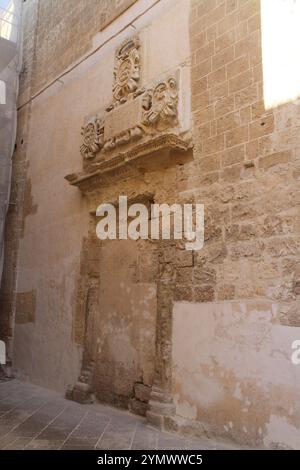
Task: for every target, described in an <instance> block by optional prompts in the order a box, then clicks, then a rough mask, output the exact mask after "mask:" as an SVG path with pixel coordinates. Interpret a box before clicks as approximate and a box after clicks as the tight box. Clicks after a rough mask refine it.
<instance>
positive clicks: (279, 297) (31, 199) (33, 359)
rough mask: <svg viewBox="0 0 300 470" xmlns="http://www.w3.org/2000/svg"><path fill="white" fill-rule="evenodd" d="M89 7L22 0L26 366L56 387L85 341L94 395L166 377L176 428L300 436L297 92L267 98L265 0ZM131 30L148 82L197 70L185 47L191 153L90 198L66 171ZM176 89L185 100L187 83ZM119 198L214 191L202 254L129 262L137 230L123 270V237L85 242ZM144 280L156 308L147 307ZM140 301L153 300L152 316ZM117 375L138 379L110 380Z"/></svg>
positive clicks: (16, 248)
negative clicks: (98, 217)
mask: <svg viewBox="0 0 300 470" xmlns="http://www.w3.org/2000/svg"><path fill="white" fill-rule="evenodd" d="M53 3H54V6H55V8H54V7H53ZM88 3H89V7H88V8H84V5H86V4H87V2H83V1H81V0H79V1H77V2H73V1H71V0H69V1H63V2H60V1H57V2H37V1H34V0H31V1H27V2H26V3H25V4H24V8H25V24H24V64H25V68H24V71H23V74H22V77H21V94H20V97H19V101H20V106H22V107H21V108H20V110H19V130H18V141H17V149H16V152H15V160H14V161H15V166H14V176H13V191H12V199H11V201H12V203H15V204H16V205H15V206H14V205H12V206H11V209H10V214H9V218H8V222H7V237H6V238H7V240H8V243H7V244H6V246H7V255H6V266H5V276H4V281H3V284H2V290H1V299H0V300H1V307H3V310H2V311H1V316H0V319H1V321H2V323H1V325H2V324H3V325H4V326H5V327H6V328H7V329H6V330H5V331H6V334H5V335H4V336H7V337H12V335H13V334H14V365H15V367H16V369H17V371H18V374H19V375H20V376H21V377H25V378H27V379H28V380H30V381H32V382H36V383H38V384H41V385H44V386H48V387H50V388H56V389H58V390H61V391H63V392H64V391H65V390H66V387H67V384H70V385H74V383H75V382H76V380H77V377H78V374H79V373H80V368H81V362H82V351H83V348H84V345H85V346H86V349H87V350H86V351H85V352H86V353H90V352H91V351H92V352H93V353H94V352H95V351H94V350H96V353H95V355H94V359H95V358H96V367H95V369H96V372H95V374H96V393H97V397H98V398H99V399H100V400H101V399H104V400H106V401H108V402H111V403H116V404H122V403H123V404H127V402H128V399H130V398H132V397H133V395H134V393H135V397H136V398H137V400H139V399H141V401H143V400H145V396H141V395H143V391H142V392H141V390H140V389H137V390H135V391H134V392H133V390H132V389H133V385H134V384H132V381H135V380H137V381H138V382H143V384H144V385H147V386H148V385H150V384H151V380H153V375H156V385H157V377H158V386H159V392H157V393H156V395H157V396H162V397H163V399H165V397H166V396H168V398H170V397H169V395H171V398H172V396H173V398H174V402H175V405H176V416H175V419H170V420H169V426H173V427H177V428H179V429H181V430H185V431H189V430H192V432H196V433H202V432H204V431H205V432H206V433H209V434H215V435H217V436H222V437H227V438H229V439H235V440H236V441H238V442H244V443H247V444H254V445H257V446H258V445H259V446H262V445H265V446H277V445H281V446H291V447H299V446H300V443H299V434H300V433H299V426H300V423H299V415H300V410H299V391H300V390H299V389H300V384H299V372H298V369H297V367H296V366H295V365H292V363H291V361H290V356H291V353H292V350H291V342H292V340H294V339H299V333H298V331H299V280H298V274H299V190H297V185H298V181H299V174H300V165H299V157H298V148H299V143H300V142H299V139H300V137H299V136H300V133H299V109H298V108H299V105H298V103H297V102H294V103H288V104H284V105H282V106H280V107H278V108H276V109H270V110H268V111H265V109H264V104H263V77H262V58H261V39H260V38H261V31H260V28H261V27H260V4H259V2H257V1H256V0H248V1H244V0H205V1H200V0H192V1H191V2H190V1H188V0H178V1H177V0H176V1H175V0H161V1H160V2H156V1H154V0H153V1H152V0H138V1H136V2H126V1H125V2H117V3H118V5H121V6H120V8H121V9H123V7H124V8H126V7H127V6H129V4H130V3H133V4H132V5H131V7H130V8H129V9H127V10H126V11H124V12H123V14H122V15H121V16H118V17H117V18H115V20H114V21H113V22H112V23H109V21H110V19H112V15H111V13H112V11H109V10H108V7H109V6H110V5H113V3H112V2H111V1H107V2H106V1H105V2H99V1H97V2H96V1H95V2H94V1H92V0H91V1H90V2H88ZM50 5H51V7H50ZM122 5H123V6H122ZM102 7H103V8H104V9H103V10H102ZM122 11H123V10H122ZM120 12H121V10H120V11H118V10H117V15H119V13H120ZM35 22H37V28H36V26H35ZM108 23H109V24H108ZM102 28H104V29H102ZM101 29H102V30H101ZM34 31H35V33H34ZM136 33H138V34H139V35H140V39H141V43H142V46H141V50H142V53H141V58H142V66H141V71H142V73H141V84H142V85H147V84H148V83H151V81H155V80H157V78H158V77H160V76H162V75H164V74H168V73H170V72H171V71H174V70H175V69H176V68H178V67H180V68H181V69H184V70H185V73H186V76H187V79H189V67H190V63H191V59H192V68H191V80H192V86H191V93H192V96H191V100H190V101H191V105H192V111H193V142H194V149H193V155H192V152H190V153H189V160H190V161H189V162H188V161H185V162H181V163H180V164H178V163H177V162H176V161H174V162H173V163H172V164H170V162H168V163H166V161H165V160H164V159H163V158H161V159H160V158H158V159H157V160H155V161H153V163H152V166H151V167H150V168H148V170H146V169H144V170H145V171H144V172H141V173H140V174H137V175H136V176H134V177H132V178H131V179H127V180H126V179H124V180H122V181H119V180H118V179H117V178H116V179H115V180H112V182H111V184H110V185H99V186H98V187H97V188H96V189H95V194H94V195H91V196H90V197H89V199H87V198H86V197H85V196H83V195H82V194H81V193H80V192H79V191H78V190H77V189H76V188H74V187H71V186H69V185H68V183H67V182H66V181H65V180H64V177H65V176H66V175H67V174H71V173H73V172H75V171H80V170H81V169H82V156H81V155H80V152H79V149H80V145H81V142H82V140H81V135H80V131H81V126H82V125H83V123H84V119H85V118H86V117H88V116H92V115H94V114H95V113H97V112H98V111H99V110H105V108H106V107H107V106H108V105H110V104H111V100H112V86H113V69H114V58H115V51H116V49H117V48H118V47H119V46H120V44H121V43H122V42H123V40H124V39H126V38H128V37H130V36H132V34H136ZM92 52H93V53H92ZM87 56H89V57H87ZM76 64H77V65H76ZM70 68H72V70H68V69H70ZM67 70H68V72H67V73H65V72H66V71H67ZM56 77H58V79H57V80H55V78H56ZM53 80H54V82H53V83H52V81H53ZM185 83H186V84H187V83H188V80H187V81H186V82H185ZM47 84H51V85H50V86H49V87H46V85H47ZM40 92H41V93H40ZM184 92H185V95H186V99H187V101H189V98H190V87H189V86H186V85H185V89H184ZM31 97H32V98H33V99H30V98H31ZM192 157H193V160H192ZM191 160H192V161H191ZM120 194H125V195H127V196H128V197H129V199H130V200H134V201H140V200H143V199H144V198H145V196H146V198H147V199H148V200H152V201H154V202H159V203H170V204H173V203H174V202H176V203H183V202H187V203H190V202H200V203H204V204H205V223H206V226H205V245H204V248H203V249H202V250H201V251H199V252H195V253H192V252H188V251H186V250H184V249H183V246H182V244H180V243H178V244H177V245H175V243H172V242H171V243H169V244H168V243H166V245H162V246H160V247H159V249H158V256H157V257H156V256H152V255H153V253H150V251H151V250H149V253H148V257H147V256H146V257H145V251H143V253H142V261H137V259H138V256H137V253H136V252H135V250H134V249H133V248H132V246H131V245H132V244H131V243H129V245H130V246H129V245H128V246H126V249H125V250H121V251H122V253H123V254H124V256H125V251H126V252H127V254H128V256H127V255H126V257H125V258H126V259H124V271H122V270H120V273H119V274H118V276H116V279H115V284H113V282H114V277H113V276H112V273H113V270H115V269H116V263H117V260H118V256H119V255H118V253H119V250H120V249H121V248H120V247H119V246H118V241H116V242H113V245H114V246H113V248H111V251H112V252H114V253H115V256H112V258H111V259H110V257H109V255H108V253H109V247H108V248H107V249H106V248H105V247H104V251H103V252H102V253H101V251H100V250H99V249H98V248H95V247H94V246H93V243H94V239H93V237H95V227H94V214H95V210H96V207H97V206H98V205H99V204H100V203H102V202H114V201H117V200H118V197H119V195H120ZM147 243H148V242H147ZM149 243H150V244H151V242H149ZM146 246H147V244H145V246H144V245H143V247H142V250H144V249H147V248H145V247H146ZM101 249H102V248H101ZM152 249H153V247H152ZM138 250H139V248H138V249H137V251H138ZM101 257H102V261H103V259H105V263H104V265H103V264H102V263H101ZM131 257H132V258H134V262H133V264H132V265H130V263H128V261H129V258H131ZM107 270H109V275H108V277H107V279H106V283H105V282H104V283H103V282H102V284H101V276H102V278H103V276H105V272H106V271H107ZM129 272H132V273H133V277H131V276H129V274H128V273H129ZM101 273H102V274H101ZM127 278H128V279H127ZM155 278H156V281H157V282H156V283H155V282H154V280H155ZM126 279H127V282H125V281H126ZM122 283H124V286H123V287H122V289H123V288H124V289H123V291H122V295H121V296H120V299H118V300H116V299H115V297H116V293H117V292H118V288H119V290H120V289H121V284H122ZM155 284H156V285H155ZM89 289H91V290H89ZM103 289H105V292H104V291H103ZM128 289H129V291H128ZM155 289H156V293H157V295H156V303H157V305H156V307H157V318H156V322H157V323H156V335H154V334H153V335H152V336H153V342H151V338H148V337H147V340H146V341H141V337H142V336H143V335H144V334H146V332H147V331H146V330H147V329H146V328H145V324H147V322H149V323H148V326H149V331H151V334H152V332H153V330H154V326H155V325H154V323H155V322H154V315H153V312H154V310H155V307H154V303H155V302H154V295H153V292H154V291H155ZM88 292H92V293H93V295H92V296H91V297H90V298H89V297H88V295H87V293H88ZM95 292H96V294H95ZM120 292H121V291H120ZM130 292H134V293H135V294H136V295H135V297H134V299H132V300H133V305H132V306H131V307H129V306H128V305H127V302H128V299H129V293H130ZM145 292H148V294H149V298H148V300H149V302H148V305H147V306H146V307H147V308H145V306H139V307H137V305H136V303H135V302H136V301H138V302H139V303H140V302H142V298H143V297H144V296H145ZM94 294H95V297H94ZM127 295H128V296H127ZM173 295H174V303H173ZM110 298H112V302H110ZM101 299H103V305H101ZM122 299H123V300H122ZM123 303H125V304H126V307H125V306H124V309H123V310H122V304H123ZM150 304H151V305H150ZM86 305H88V306H89V305H90V311H91V312H94V313H95V317H94V318H96V317H97V313H99V312H101V308H102V312H103V317H101V316H98V317H97V318H96V320H97V322H98V323H97V325H96V328H95V329H94V330H93V325H94V324H93V323H90V324H88V322H87V311H89V307H88V308H86ZM149 305H150V308H149ZM112 306H113V307H114V310H118V311H119V312H120V315H121V318H120V320H121V321H120V322H118V321H117V318H116V317H115V316H114V313H115V312H112V310H111V308H112ZM139 308H140V310H141V311H140V314H141V315H142V314H143V313H148V314H149V315H148V316H147V318H145V322H142V323H141V322H140V321H138V320H137V319H138V317H139V315H138V313H137V311H138V309H139ZM2 312H4V314H3V313H2ZM14 318H15V326H14V328H12V325H13V323H14V322H13V319H14ZM104 319H105V321H104ZM91 329H92V330H93V334H92V335H91V336H90V333H91V332H90V330H91ZM87 330H88V331H87ZM104 330H105V334H103V331H104ZM3 331H4V330H3ZM110 331H114V332H115V331H117V332H118V334H119V335H120V338H119V339H120V340H119V341H117V340H116V338H114V337H113V336H110V335H109V333H110ZM94 334H95V335H94ZM89 338H91V341H89ZM154 342H156V344H154ZM99 345H100V347H98V346H99ZM118 347H119V350H118ZM154 349H156V358H155V360H154V363H152V360H153V356H154V352H153V351H154ZM124 351H125V353H124ZM121 356H124V357H125V358H126V360H124V361H123V363H122V360H120V357H121ZM157 357H158V360H157ZM122 359H123V358H122ZM127 359H128V360H127ZM131 360H132V363H130V361H131ZM132 364H134V365H133V366H132ZM136 364H138V367H136ZM147 364H148V365H147ZM123 366H124V367H123ZM122 367H123V368H122ZM153 369H155V370H153ZM110 371H111V377H109V372H110ZM141 371H142V372H141ZM120 374H121V376H122V378H124V379H126V377H127V378H128V382H126V380H124V381H118V380H117V378H118V375H120ZM97 384H98V385H97ZM105 387H106V388H105ZM122 387H123V388H122ZM102 389H105V392H104V394H103V395H101V390H102ZM130 389H131V391H130ZM142 390H143V389H142ZM161 390H162V391H163V392H164V393H165V394H164V393H161ZM144 392H145V390H144ZM152 398H153V397H152ZM171 398H170V402H167V405H168V406H169V410H172V409H173V408H172V406H173V405H172V403H171ZM146 401H147V400H145V401H144V402H146ZM133 408H134V406H133ZM136 411H140V410H136ZM154 415H155V413H154ZM173 418H174V417H173Z"/></svg>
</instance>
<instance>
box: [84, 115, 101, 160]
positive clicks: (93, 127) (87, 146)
mask: <svg viewBox="0 0 300 470" xmlns="http://www.w3.org/2000/svg"><path fill="white" fill-rule="evenodd" d="M81 129H82V130H81V135H82V144H81V146H80V153H81V155H82V156H83V157H84V158H94V157H95V155H96V153H97V152H99V151H100V150H101V149H102V147H103V144H104V142H103V133H104V127H103V124H102V123H101V121H100V120H99V119H95V120H94V121H90V122H89V123H88V124H86V125H85V126H83V127H82V128H81Z"/></svg>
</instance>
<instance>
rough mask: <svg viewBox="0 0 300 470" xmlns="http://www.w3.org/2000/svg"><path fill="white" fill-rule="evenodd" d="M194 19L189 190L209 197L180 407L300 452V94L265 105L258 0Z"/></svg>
mask: <svg viewBox="0 0 300 470" xmlns="http://www.w3.org/2000/svg"><path fill="white" fill-rule="evenodd" d="M269 14H270V15H271V16H270V20H271V17H272V13H271V12H270V13H269ZM190 18H191V21H190V33H191V49H192V57H193V67H192V106H193V117H194V131H193V133H194V144H195V149H194V156H195V161H194V163H193V164H191V168H190V171H191V173H190V176H189V177H188V178H187V179H186V190H189V191H191V190H194V194H196V195H197V200H199V201H202V202H204V203H205V219H206V235H205V245H204V248H203V249H202V250H201V251H200V252H198V253H196V254H195V258H194V260H195V264H194V267H190V268H186V270H185V275H186V282H187V284H186V288H185V295H184V296H182V298H181V300H182V301H181V302H177V303H175V305H174V329H173V341H174V343H173V354H174V394H175V399H176V403H177V412H178V414H179V415H181V416H182V417H185V418H190V419H193V420H198V421H199V422H201V423H202V424H203V425H204V427H205V428H206V429H207V430H208V432H215V433H217V434H218V435H220V434H223V435H224V436H226V435H227V436H230V437H233V438H235V439H236V440H237V441H239V442H241V441H242V442H245V443H249V444H254V445H260V446H261V445H266V446H275V447H276V446H277V445H279V446H283V447H284V446H291V447H296V448H299V446H300V403H299V396H300V369H299V366H298V367H297V366H296V365H294V364H293V363H292V362H291V355H292V352H293V350H292V347H291V345H292V342H293V341H294V340H295V339H300V333H299V331H300V330H299V326H300V316H299V312H300V309H299V306H300V305H299V254H300V252H299V249H300V245H299V240H300V239H299V228H300V225H299V169H300V160H299V143H300V132H299V130H300V128H299V125H300V121H299V102H298V101H296V102H289V103H286V104H282V105H281V106H278V107H277V108H274V109H268V110H266V109H265V106H264V100H263V91H264V88H263V87H264V82H263V74H262V66H263V63H262V48H261V33H262V31H261V16H260V2H259V1H256V0H251V1H243V0H227V1H215V0H209V1H193V4H192V11H191V16H190ZM190 279H193V283H194V285H193V288H192V289H190V287H189V286H190ZM198 285H199V286H198Z"/></svg>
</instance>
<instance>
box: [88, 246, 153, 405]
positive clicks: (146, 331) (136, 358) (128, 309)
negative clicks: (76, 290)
mask: <svg viewBox="0 0 300 470" xmlns="http://www.w3.org/2000/svg"><path fill="white" fill-rule="evenodd" d="M155 257H156V250H155V246H153V243H151V242H148V241H144V240H139V241H134V240H107V241H105V242H103V243H102V247H101V253H100V260H99V262H100V282H99V296H98V299H99V308H98V315H97V316H96V319H95V322H94V328H95V331H94V334H93V336H94V341H96V344H97V346H96V357H95V371H94V387H95V394H96V397H97V398H98V399H99V400H101V401H103V402H107V403H112V404H114V405H117V406H125V407H127V406H129V407H133V408H134V407H136V406H138V403H135V402H132V401H131V399H132V398H134V386H135V384H144V385H146V386H148V387H149V390H150V386H151V385H152V382H153V374H154V362H155V322H156V284H155V272H154V271H155V269H156V265H157V263H156V260H155ZM141 408H142V405H141ZM137 411H138V410H137Z"/></svg>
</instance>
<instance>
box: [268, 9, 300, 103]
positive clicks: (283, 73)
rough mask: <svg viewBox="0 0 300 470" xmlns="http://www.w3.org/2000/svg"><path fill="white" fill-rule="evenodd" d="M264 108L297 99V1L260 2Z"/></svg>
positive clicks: (299, 54) (299, 56)
mask: <svg viewBox="0 0 300 470" xmlns="http://www.w3.org/2000/svg"><path fill="white" fill-rule="evenodd" d="M261 35H262V59H263V80H264V102H265V108H266V109H268V108H271V107H274V106H277V105H279V104H282V103H286V102H289V101H293V100H295V99H296V98H297V97H299V96H300V0H261Z"/></svg>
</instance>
